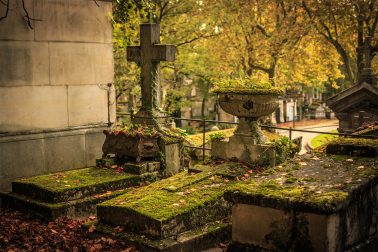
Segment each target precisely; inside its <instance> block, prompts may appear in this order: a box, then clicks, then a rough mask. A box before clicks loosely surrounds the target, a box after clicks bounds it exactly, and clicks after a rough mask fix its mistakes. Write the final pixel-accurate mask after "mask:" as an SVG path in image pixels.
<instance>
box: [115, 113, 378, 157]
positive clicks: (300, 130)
mask: <svg viewBox="0 0 378 252" xmlns="http://www.w3.org/2000/svg"><path fill="white" fill-rule="evenodd" d="M124 116H130V117H131V118H132V116H133V114H131V113H117V118H120V117H124ZM168 118H170V119H173V120H180V121H190V122H200V123H201V128H202V132H201V133H200V134H202V146H201V147H198V146H189V145H185V146H184V147H185V148H190V149H201V150H202V159H203V160H205V156H206V153H205V152H206V151H211V148H207V147H206V123H215V124H228V125H238V124H239V122H228V121H218V120H207V119H192V118H181V117H168ZM260 127H261V128H265V129H277V130H285V131H288V132H289V133H288V134H289V139H290V140H292V135H293V132H305V133H314V134H327V135H336V136H341V137H352V138H367V139H377V138H378V136H375V135H354V134H348V133H336V132H326V131H317V130H307V129H297V128H293V127H289V128H285V127H278V126H273V125H265V124H261V125H260Z"/></svg>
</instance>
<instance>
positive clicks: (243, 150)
mask: <svg viewBox="0 0 378 252" xmlns="http://www.w3.org/2000/svg"><path fill="white" fill-rule="evenodd" d="M254 139H255V138H254V137H246V136H240V135H236V134H235V135H234V136H232V137H230V138H229V139H224V140H221V141H213V142H212V146H211V156H212V157H213V158H220V159H233V158H236V159H238V160H240V161H243V162H247V163H257V164H263V165H266V164H268V165H270V166H274V165H275V149H274V147H273V146H271V145H266V144H255V143H254V141H255V140H254Z"/></svg>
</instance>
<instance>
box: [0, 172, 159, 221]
mask: <svg viewBox="0 0 378 252" xmlns="http://www.w3.org/2000/svg"><path fill="white" fill-rule="evenodd" d="M155 179H156V176H155V175H153V174H146V175H142V176H138V175H133V174H129V173H125V172H123V171H122V170H116V169H107V168H98V167H90V168H84V169H77V170H70V171H65V172H58V173H52V174H47V175H42V176H36V177H31V178H23V179H18V180H16V181H14V182H13V183H12V192H4V193H1V195H0V196H1V205H2V206H5V207H11V208H15V209H19V210H24V211H31V212H34V213H36V214H38V215H41V216H44V217H47V218H56V217H58V216H62V215H66V216H72V217H73V216H82V215H85V214H90V213H92V214H93V213H95V212H96V208H95V205H96V204H98V203H100V202H102V201H104V200H107V199H110V198H112V197H115V196H118V195H120V194H122V193H124V192H125V190H126V189H127V188H129V187H131V186H136V185H140V183H142V182H144V181H149V180H155Z"/></svg>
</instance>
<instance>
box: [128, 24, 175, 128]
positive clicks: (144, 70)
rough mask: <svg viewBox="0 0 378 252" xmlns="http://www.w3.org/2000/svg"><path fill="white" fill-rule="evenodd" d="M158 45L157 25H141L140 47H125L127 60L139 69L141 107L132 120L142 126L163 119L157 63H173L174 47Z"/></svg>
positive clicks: (158, 32)
mask: <svg viewBox="0 0 378 252" xmlns="http://www.w3.org/2000/svg"><path fill="white" fill-rule="evenodd" d="M159 43H160V27H159V24H141V25H140V46H128V47H127V60H128V61H134V62H136V63H137V64H138V65H139V66H140V67H141V91H142V107H141V109H140V111H139V112H138V113H137V114H136V115H135V116H134V118H135V119H136V120H137V122H138V123H142V124H154V123H153V122H152V120H153V119H155V117H164V113H163V112H162V110H161V108H160V80H159V62H160V61H174V60H175V58H176V46H174V45H162V44H159ZM165 116H166V115H165Z"/></svg>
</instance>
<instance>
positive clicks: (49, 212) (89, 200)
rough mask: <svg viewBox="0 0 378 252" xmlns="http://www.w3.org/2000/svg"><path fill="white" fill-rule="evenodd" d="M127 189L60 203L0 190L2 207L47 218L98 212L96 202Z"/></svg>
mask: <svg viewBox="0 0 378 252" xmlns="http://www.w3.org/2000/svg"><path fill="white" fill-rule="evenodd" d="M125 191H126V190H117V191H113V192H110V191H108V192H106V193H104V194H99V195H93V196H90V197H86V198H83V199H79V200H71V201H67V202H59V203H46V202H43V201H39V200H36V199H33V198H30V197H27V196H24V195H20V194H17V193H13V192H0V207H6V208H12V209H16V210H20V211H28V212H32V213H34V214H36V215H38V216H41V217H44V218H46V219H55V218H58V217H60V216H68V217H81V216H88V215H94V214H96V204H99V203H101V202H103V201H105V200H109V199H111V198H113V197H116V196H119V195H121V194H122V193H124V192H125Z"/></svg>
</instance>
